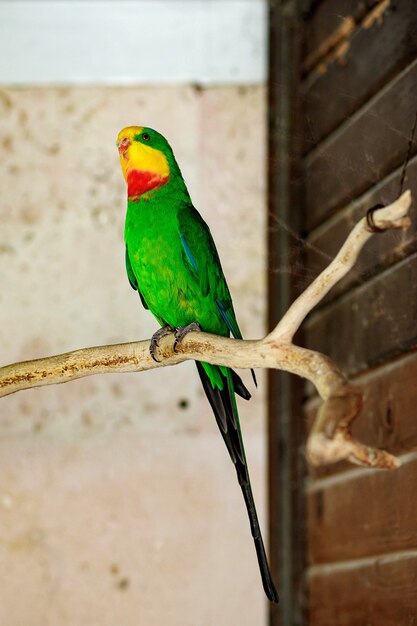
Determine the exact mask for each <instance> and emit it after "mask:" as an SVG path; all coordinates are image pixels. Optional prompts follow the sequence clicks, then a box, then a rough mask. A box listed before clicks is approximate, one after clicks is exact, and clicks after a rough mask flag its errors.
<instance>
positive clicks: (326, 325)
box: [304, 254, 417, 376]
mask: <svg viewBox="0 0 417 626" xmlns="http://www.w3.org/2000/svg"><path fill="white" fill-rule="evenodd" d="M416 285H417V254H413V255H411V256H409V257H407V258H406V259H404V260H403V261H401V262H400V263H398V264H397V265H395V266H394V267H391V268H389V269H388V270H386V271H385V272H382V273H381V274H379V275H378V276H376V277H375V278H373V279H372V280H370V281H369V282H367V283H365V284H364V285H361V286H360V287H358V288H357V289H355V290H354V291H352V292H349V293H348V294H346V295H345V296H343V297H342V298H340V299H339V300H337V301H336V302H334V303H332V304H330V305H329V306H328V307H326V308H324V309H322V310H320V311H318V312H317V313H316V314H312V316H311V317H310V319H308V320H307V322H306V324H305V326H304V335H305V343H306V345H307V346H308V347H309V348H312V349H313V350H319V351H320V352H324V353H325V354H327V355H328V356H330V357H331V358H332V359H334V360H335V361H336V363H337V364H338V365H339V366H340V367H341V369H342V370H343V371H344V372H345V373H346V374H348V375H349V376H353V375H356V374H359V373H360V372H362V371H364V370H366V369H368V368H369V367H373V366H376V365H378V364H380V363H382V362H384V361H387V360H389V359H390V358H392V357H394V356H398V355H400V354H404V353H406V352H408V351H411V350H412V349H415V348H416V347H417V289H416Z"/></svg>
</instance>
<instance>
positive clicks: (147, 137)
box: [142, 133, 151, 141]
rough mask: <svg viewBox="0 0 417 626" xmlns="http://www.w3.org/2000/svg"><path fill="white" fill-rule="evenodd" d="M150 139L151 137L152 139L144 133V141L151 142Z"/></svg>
mask: <svg viewBox="0 0 417 626" xmlns="http://www.w3.org/2000/svg"><path fill="white" fill-rule="evenodd" d="M150 138H151V137H150V135H149V133H143V134H142V139H143V141H149V139H150Z"/></svg>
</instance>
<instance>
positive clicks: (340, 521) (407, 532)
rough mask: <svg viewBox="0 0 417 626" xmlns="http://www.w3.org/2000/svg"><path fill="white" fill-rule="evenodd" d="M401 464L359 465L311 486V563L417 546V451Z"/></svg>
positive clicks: (309, 498)
mask: <svg viewBox="0 0 417 626" xmlns="http://www.w3.org/2000/svg"><path fill="white" fill-rule="evenodd" d="M409 457H411V460H409V461H408V462H405V463H404V465H403V466H402V467H401V468H400V469H398V470H392V471H384V470H382V471H381V470H369V469H359V470H352V471H351V472H348V473H345V474H341V475H340V476H335V477H331V478H323V479H320V480H318V481H315V482H313V484H312V487H311V488H309V489H308V491H307V496H308V505H307V510H308V544H309V557H310V563H312V564H316V563H329V562H335V561H345V560H349V559H359V558H362V557H366V556H372V555H373V554H387V553H389V552H397V551H399V550H406V549H411V548H412V549H417V525H416V519H417V498H416V483H417V453H415V452H414V453H411V454H410V455H409Z"/></svg>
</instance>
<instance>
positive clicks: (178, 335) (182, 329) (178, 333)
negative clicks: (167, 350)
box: [174, 322, 201, 352]
mask: <svg viewBox="0 0 417 626" xmlns="http://www.w3.org/2000/svg"><path fill="white" fill-rule="evenodd" d="M193 331H194V332H196V333H198V332H201V328H200V324H199V323H198V322H192V323H191V324H188V326H178V328H177V329H176V330H175V341H174V352H176V351H177V346H178V345H179V344H180V343H181V341H182V340H183V339H184V337H185V336H186V335H188V333H191V332H193Z"/></svg>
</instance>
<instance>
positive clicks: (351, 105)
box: [302, 0, 417, 150]
mask: <svg viewBox="0 0 417 626" xmlns="http://www.w3.org/2000/svg"><path fill="white" fill-rule="evenodd" d="M348 4H349V3H348ZM350 4H351V3H350ZM323 8H324V7H323ZM374 11H375V19H372V18H370V15H369V14H368V15H367V17H366V19H364V20H363V21H362V24H361V25H360V26H359V27H357V28H356V29H355V30H353V28H352V27H351V22H352V21H353V17H352V16H351V17H350V21H349V18H345V21H344V22H342V25H343V24H345V30H346V32H347V37H346V38H345V39H344V43H343V46H342V47H341V48H340V49H339V52H338V53H337V54H335V55H333V56H332V57H330V58H329V59H328V60H324V61H323V62H322V63H321V64H320V66H319V67H318V68H317V70H316V71H314V72H313V73H312V74H310V76H309V77H308V78H307V79H306V81H305V82H304V84H303V87H302V93H303V100H304V107H305V115H304V120H305V129H304V137H305V139H304V142H305V150H308V149H311V147H313V146H314V145H315V144H316V143H319V142H320V141H321V140H322V139H323V138H324V137H326V136H327V135H329V134H330V133H331V132H332V131H333V130H334V129H335V128H336V127H337V126H338V125H339V124H340V123H341V122H342V121H343V120H344V119H346V118H347V117H348V116H349V115H351V114H352V113H353V112H354V111H356V110H357V109H358V108H359V107H360V106H362V104H363V103H364V102H366V101H367V100H368V99H369V98H370V97H371V96H372V95H373V94H375V93H376V92H377V91H378V90H379V89H380V88H381V86H382V85H383V84H385V83H386V82H387V81H388V80H390V79H391V78H392V77H393V76H395V74H397V73H398V72H399V71H401V70H402V69H403V68H404V67H405V66H406V65H407V64H408V63H409V62H410V61H412V59H413V58H415V56H416V54H417V37H416V30H417V11H416V4H415V0H402V1H401V3H399V5H398V6H397V7H396V9H393V7H392V6H391V3H390V2H389V1H387V0H385V1H383V2H380V3H379V5H378V7H376V8H375V9H374ZM330 15H331V13H330ZM371 15H372V14H371ZM349 27H350V31H348V28H349ZM329 94H331V96H330V97H329Z"/></svg>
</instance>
